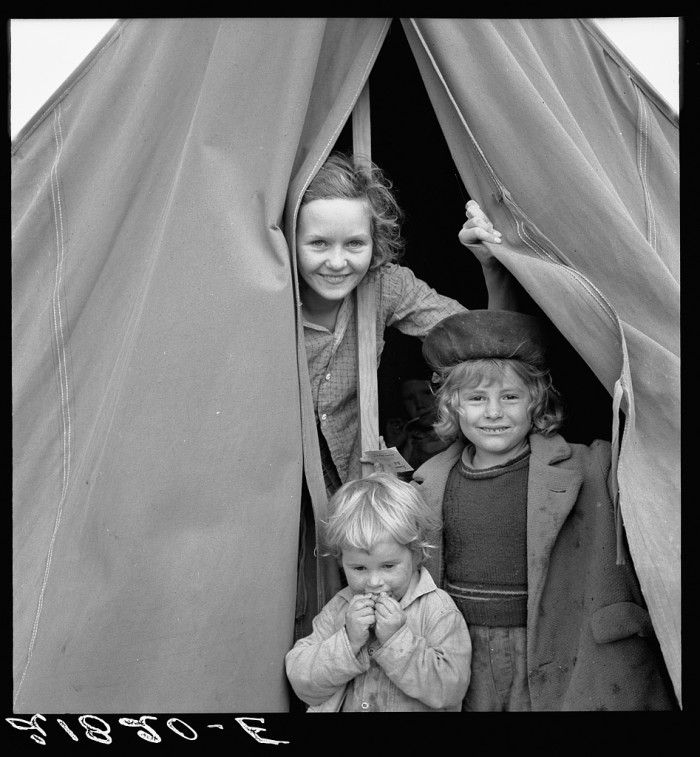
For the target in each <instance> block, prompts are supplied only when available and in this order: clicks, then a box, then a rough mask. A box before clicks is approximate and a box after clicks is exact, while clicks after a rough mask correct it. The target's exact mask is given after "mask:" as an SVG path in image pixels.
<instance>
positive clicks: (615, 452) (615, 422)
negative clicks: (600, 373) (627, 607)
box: [515, 215, 634, 565]
mask: <svg viewBox="0 0 700 757" xmlns="http://www.w3.org/2000/svg"><path fill="white" fill-rule="evenodd" d="M515 221H516V228H517V230H518V236H519V237H520V239H521V240H522V241H523V243H524V244H525V245H526V246H527V247H529V248H530V249H531V250H532V251H533V252H534V253H535V254H536V255H539V256H540V257H542V258H543V259H546V260H548V261H549V262H550V263H552V264H553V265H556V266H558V267H559V268H562V269H563V270H565V271H566V272H567V274H568V275H569V276H571V277H572V278H573V279H574V280H576V281H577V282H578V283H579V284H580V285H581V286H582V287H583V288H584V289H585V290H586V291H587V292H588V294H589V295H590V297H591V301H592V302H594V303H595V304H596V305H597V306H598V308H599V309H600V311H601V312H602V313H605V315H606V316H607V317H608V318H609V319H610V321H611V322H612V323H613V325H614V326H615V328H616V330H617V333H618V336H619V340H620V351H621V354H622V368H621V371H620V376H619V378H618V379H617V381H616V382H615V385H614V387H613V392H612V441H611V447H612V462H611V472H610V478H611V483H612V499H613V510H614V515H615V532H616V549H617V556H616V560H617V564H618V565H623V564H624V563H625V561H626V560H625V553H624V542H623V538H622V533H623V531H622V529H623V521H622V510H621V507H620V487H619V480H618V471H619V458H620V456H621V455H622V454H623V449H622V448H623V447H625V449H626V446H627V445H626V441H627V439H628V434H627V433H626V431H627V427H626V428H625V430H624V431H623V435H622V436H623V438H622V441H620V407H621V404H622V399H623V398H626V400H627V412H628V415H629V417H630V423H629V424H628V427H631V426H633V425H634V398H633V394H632V391H631V381H630V380H629V379H631V375H630V367H629V354H628V351H627V340H626V339H625V334H624V330H623V328H622V322H621V321H620V317H619V315H618V313H617V311H616V310H615V308H614V307H613V306H612V304H611V303H610V302H609V301H608V299H607V298H606V297H605V295H604V294H603V293H602V292H601V291H600V289H598V287H596V286H595V284H593V282H592V281H590V280H589V279H588V278H587V277H586V276H585V275H584V274H583V273H581V272H580V271H577V270H576V269H575V268H572V267H571V266H569V265H565V264H564V263H561V262H559V261H558V260H557V259H555V258H554V256H552V255H551V254H550V253H549V252H548V251H547V250H546V249H545V248H544V247H542V246H541V245H540V244H538V243H537V242H536V241H535V239H534V238H532V237H531V236H530V235H529V233H528V232H527V230H526V227H525V223H524V222H523V221H522V219H521V218H519V217H518V216H517V215H516V216H515Z"/></svg>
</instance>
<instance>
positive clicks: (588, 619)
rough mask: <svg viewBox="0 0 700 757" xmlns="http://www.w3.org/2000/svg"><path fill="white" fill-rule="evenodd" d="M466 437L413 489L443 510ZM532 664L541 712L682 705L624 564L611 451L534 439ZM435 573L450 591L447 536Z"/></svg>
mask: <svg viewBox="0 0 700 757" xmlns="http://www.w3.org/2000/svg"><path fill="white" fill-rule="evenodd" d="M463 449H464V443H463V442H462V441H457V442H455V443H454V444H452V446H450V447H449V448H448V449H446V450H445V451H444V452H441V453H440V454H438V455H436V456H435V457H433V458H431V459H430V460H428V461H427V462H426V463H425V464H424V465H422V466H421V467H420V468H419V469H418V470H417V471H416V472H415V474H414V477H413V478H414V483H415V484H416V485H417V486H418V488H419V490H420V492H421V494H422V495H423V497H424V498H425V500H426V501H427V502H428V504H430V505H431V506H432V507H433V508H435V509H437V510H440V511H441V510H442V498H443V494H444V490H445V484H446V482H447V476H448V474H449V472H450V469H451V468H452V466H453V465H454V464H455V462H456V461H457V460H458V459H459V457H460V455H461V453H462V450H463ZM530 449H531V454H530V468H529V474H528V495H527V498H528V501H527V566H528V567H527V572H528V576H527V578H528V608H527V658H528V659H527V666H528V677H529V685H530V696H531V700H532V709H533V710H535V711H552V710H658V709H673V708H674V702H675V700H674V698H673V696H672V694H671V693H670V691H671V690H670V688H669V686H668V682H667V681H668V679H667V676H666V672H665V667H664V665H663V661H662V658H661V655H660V652H659V649H658V644H657V641H656V638H655V634H654V629H653V627H652V623H651V619H650V616H649V613H648V611H647V608H646V605H645V602H644V598H643V596H642V593H641V590H640V587H639V582H638V580H637V577H636V574H635V571H634V568H633V565H632V563H631V560H630V558H629V555H627V559H626V562H625V564H623V565H617V564H616V529H615V518H614V512H613V504H612V500H611V497H610V487H609V476H610V467H611V448H610V444H609V443H608V442H605V441H601V440H596V441H594V442H593V443H592V444H591V445H590V446H586V445H583V444H569V443H568V442H567V441H566V440H565V439H564V438H563V437H562V436H560V435H554V436H552V437H549V438H547V437H544V436H542V435H541V434H531V435H530ZM437 544H438V548H437V549H436V550H435V551H434V554H433V555H432V558H431V560H430V562H429V563H428V565H427V567H428V569H429V570H430V571H431V572H432V574H433V577H434V578H435V581H436V583H437V584H438V586H443V579H444V556H443V553H442V540H441V539H440V538H439V537H438V539H437Z"/></svg>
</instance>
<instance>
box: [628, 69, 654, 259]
mask: <svg viewBox="0 0 700 757" xmlns="http://www.w3.org/2000/svg"><path fill="white" fill-rule="evenodd" d="M632 87H633V89H634V93H635V95H636V100H637V169H638V170H639V177H640V179H641V181H642V190H643V192H644V205H645V207H646V211H647V239H648V240H649V244H651V246H652V247H653V249H654V252H656V216H655V214H654V206H653V204H652V200H651V194H650V193H649V179H648V175H647V153H648V146H649V118H648V116H649V114H648V110H647V105H646V103H645V102H644V98H643V97H642V96H641V92H640V89H639V87H638V86H637V85H636V84H635V83H634V82H632Z"/></svg>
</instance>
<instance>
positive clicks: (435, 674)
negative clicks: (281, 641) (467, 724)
mask: <svg viewBox="0 0 700 757" xmlns="http://www.w3.org/2000/svg"><path fill="white" fill-rule="evenodd" d="M352 596H353V594H352V591H351V589H350V588H349V587H345V588H344V589H341V591H339V592H338V593H337V594H336V595H335V596H334V597H333V599H331V600H330V601H329V602H328V603H327V604H326V605H325V607H324V608H323V609H322V610H321V612H320V613H319V614H318V615H317V616H316V618H314V621H313V631H312V633H311V634H310V635H309V636H307V637H305V638H303V639H299V641H297V643H296V644H295V645H294V647H292V649H291V650H290V651H289V652H288V653H287V656H286V659H285V664H286V669H287V677H288V678H289V681H290V683H291V684H292V687H293V688H294V691H295V692H296V694H297V696H298V697H299V698H300V699H302V700H303V701H304V702H306V703H307V704H309V705H311V706H310V707H309V709H308V712H339V711H341V710H343V703H344V702H346V700H348V699H349V698H348V697H347V696H346V695H347V693H348V687H352V688H353V692H354V695H355V696H354V697H353V700H359V701H360V702H361V705H360V709H359V710H358V711H360V712H367V711H381V712H431V711H434V710H448V711H449V710H453V711H459V710H460V709H461V704H462V699H463V698H464V695H465V694H466V691H467V686H468V684H469V675H470V665H471V640H470V638H469V631H468V630H467V625H466V623H465V621H464V618H463V616H462V614H461V613H460V612H459V610H458V609H457V607H456V605H455V603H454V602H453V601H452V598H451V597H450V596H449V595H448V594H447V593H446V592H444V591H442V589H438V588H437V587H436V586H435V582H434V581H433V579H432V577H431V576H430V573H429V572H428V571H427V570H426V569H425V568H421V569H420V572H419V574H418V577H417V580H414V581H412V582H411V585H410V586H409V588H408V590H407V592H406V594H405V595H404V596H403V597H402V598H401V601H400V602H399V604H400V605H401V609H402V610H403V611H404V613H405V614H406V623H405V624H404V625H403V626H402V627H401V628H400V629H399V630H398V631H396V633H395V634H394V635H393V636H391V638H389V639H388V640H387V641H386V642H385V643H384V644H379V642H378V641H377V639H373V640H372V641H371V642H370V643H369V644H365V646H363V647H362V649H361V650H360V652H359V654H358V655H357V656H355V655H354V654H353V651H352V648H351V647H350V641H349V639H348V635H347V633H346V631H345V614H346V612H347V608H348V604H349V602H350V600H351V598H352ZM350 709H351V708H349V707H348V705H347V703H346V705H345V710H344V711H349V710H350Z"/></svg>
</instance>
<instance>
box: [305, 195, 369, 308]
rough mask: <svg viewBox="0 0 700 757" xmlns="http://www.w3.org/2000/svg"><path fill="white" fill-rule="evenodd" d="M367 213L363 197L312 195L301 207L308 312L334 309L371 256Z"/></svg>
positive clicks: (357, 281)
mask: <svg viewBox="0 0 700 757" xmlns="http://www.w3.org/2000/svg"><path fill="white" fill-rule="evenodd" d="M372 248H373V244H372V233H371V229H370V217H369V212H368V210H367V207H366V205H365V203H364V202H363V201H362V200H346V199H340V198H336V199H331V200H312V201H311V202H309V203H307V204H306V205H303V206H302V208H301V210H300V211H299V223H298V225H297V262H298V265H299V273H300V275H301V278H302V282H303V283H302V288H303V289H304V293H303V300H304V308H305V310H306V311H307V313H308V314H310V315H312V314H313V313H314V312H328V311H329V310H334V309H337V308H338V307H339V305H340V303H341V302H342V300H343V299H344V298H345V297H346V296H347V295H348V294H350V292H352V290H353V289H355V287H356V286H357V285H358V284H359V283H360V281H362V279H363V278H364V276H365V274H366V273H367V271H368V269H369V266H370V263H371V262H372Z"/></svg>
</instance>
